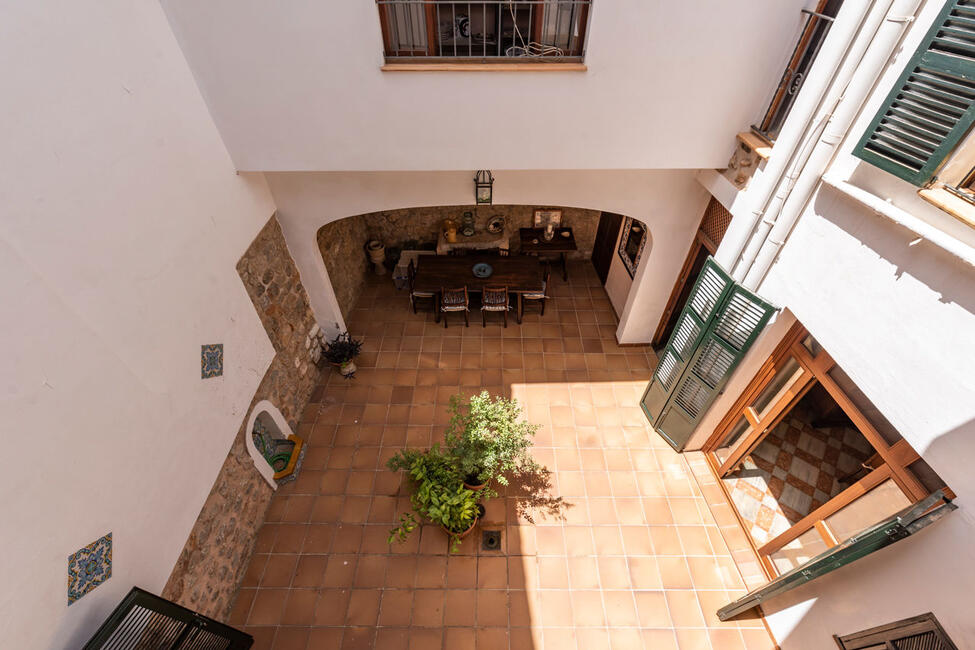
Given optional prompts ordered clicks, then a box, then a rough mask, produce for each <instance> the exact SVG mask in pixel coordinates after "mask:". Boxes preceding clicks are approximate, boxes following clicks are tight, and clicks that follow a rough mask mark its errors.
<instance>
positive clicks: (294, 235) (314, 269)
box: [265, 171, 708, 343]
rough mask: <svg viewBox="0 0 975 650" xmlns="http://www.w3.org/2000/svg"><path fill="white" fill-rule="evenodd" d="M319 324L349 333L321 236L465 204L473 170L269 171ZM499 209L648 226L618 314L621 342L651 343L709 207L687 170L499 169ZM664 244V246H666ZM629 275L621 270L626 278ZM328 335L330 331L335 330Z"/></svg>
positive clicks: (496, 196)
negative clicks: (559, 208)
mask: <svg viewBox="0 0 975 650" xmlns="http://www.w3.org/2000/svg"><path fill="white" fill-rule="evenodd" d="M265 176H266V178H267V181H268V185H269V186H270V188H271V192H272V193H273V195H274V199H275V203H276V205H277V206H278V219H279V220H280V222H281V227H282V229H283V231H284V236H285V239H286V240H287V242H288V247H289V248H290V250H291V252H292V255H293V256H294V258H295V263H296V264H297V266H298V270H299V271H300V272H301V278H302V282H303V283H304V285H305V288H306V289H307V290H308V295H309V299H310V300H311V304H312V307H313V308H314V309H315V313H316V316H317V318H318V321H319V322H320V323H322V324H323V326H328V325H329V324H336V323H337V324H338V327H340V328H341V327H344V324H343V323H344V321H343V319H342V315H341V312H340V311H339V308H338V304H337V303H336V301H335V295H334V293H333V292H332V288H331V284H330V282H329V281H328V272H327V271H326V269H325V263H324V262H323V261H322V256H321V252H320V251H319V250H318V244H317V241H316V233H317V232H318V229H319V228H321V227H322V226H323V225H324V224H326V223H329V222H331V221H335V220H336V219H341V218H343V217H349V216H353V215H357V214H364V213H367V212H377V211H380V210H390V209H394V208H407V207H422V206H428V205H460V204H464V203H469V202H470V201H471V199H472V198H473V183H472V180H471V178H472V176H471V174H470V173H467V172H416V173H397V172H383V173H319V174H310V173H269V174H266V175H265ZM494 176H495V183H494V201H495V203H497V204H499V205H511V204H525V205H564V206H570V207H577V208H590V209H594V210H607V211H610V212H617V213H619V214H625V215H629V216H632V217H634V218H636V219H639V220H640V221H642V222H644V223H645V224H647V227H648V229H649V231H650V241H649V242H648V243H647V247H646V249H644V253H643V259H642V261H641V263H640V266H639V267H638V268H637V272H636V276H635V278H634V281H633V289H632V290H631V291H630V292H629V295H628V298H627V300H626V303H625V305H624V306H623V308H622V310H621V322H620V326H619V329H618V330H617V337H618V339H619V340H620V342H621V343H648V342H649V341H650V338H651V337H652V336H653V332H654V329H655V328H656V326H657V322H658V321H659V319H660V314H661V313H662V312H663V308H664V306H665V305H666V302H667V298H668V297H669V295H670V291H671V289H672V288H673V284H674V282H675V281H676V278H677V274H678V273H679V272H680V267H681V264H683V261H684V257H685V256H686V255H687V249H688V247H689V246H690V243H691V239H692V238H693V237H694V232H695V231H696V229H697V224H698V223H699V222H700V215H701V212H702V211H703V210H704V206H705V204H706V203H707V200H708V195H707V192H705V191H704V189H703V188H702V187H701V185H700V184H699V183H697V181H696V180H695V177H694V173H693V172H691V171H592V172H586V171H570V172H528V171H495V172H494ZM661 242H663V243H661ZM624 273H625V271H624ZM330 334H331V332H330Z"/></svg>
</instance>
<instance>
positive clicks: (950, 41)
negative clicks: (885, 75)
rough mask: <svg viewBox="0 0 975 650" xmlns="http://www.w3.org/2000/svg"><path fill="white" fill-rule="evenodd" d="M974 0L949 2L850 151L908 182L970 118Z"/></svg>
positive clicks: (920, 178)
mask: <svg viewBox="0 0 975 650" xmlns="http://www.w3.org/2000/svg"><path fill="white" fill-rule="evenodd" d="M973 102H975V0H952V1H949V2H948V3H947V4H946V5H945V8H944V9H943V10H942V11H941V13H940V14H939V16H938V18H937V19H936V20H935V21H934V25H933V26H932V28H931V30H930V31H929V32H928V34H927V35H926V36H925V38H924V40H923V41H922V42H921V46H920V47H919V48H918V50H917V51H916V52H915V53H914V56H913V57H912V58H911V60H910V61H909V62H908V64H907V67H906V68H905V70H904V72H903V74H901V76H900V78H899V79H898V80H897V83H895V84H894V89H893V90H892V91H891V93H890V95H888V96H887V99H886V100H885V101H884V104H883V106H882V107H881V109H880V111H879V112H878V113H877V116H876V117H875V118H874V120H873V122H872V123H871V124H870V127H869V128H868V129H867V131H866V133H865V134H864V135H863V138H861V140H860V142H859V143H858V144H857V146H856V148H855V149H854V150H853V154H854V155H855V156H857V157H858V158H861V159H863V160H865V161H867V162H869V163H871V164H873V165H876V166H877V167H880V168H881V169H883V170H885V171H888V172H890V173H891V174H894V175H895V176H898V177H900V178H903V179H904V180H906V181H909V182H911V183H913V184H914V185H918V186H922V185H924V184H925V183H927V182H928V181H929V180H931V178H933V177H934V175H935V173H936V172H937V171H938V168H939V167H940V166H941V164H942V163H943V162H944V161H945V160H946V159H947V158H948V156H949V155H950V154H951V152H952V150H953V149H954V148H955V146H957V144H958V142H959V141H960V140H961V139H962V138H964V137H965V135H966V134H967V133H968V130H969V128H970V127H971V125H972V122H973V121H975V106H973Z"/></svg>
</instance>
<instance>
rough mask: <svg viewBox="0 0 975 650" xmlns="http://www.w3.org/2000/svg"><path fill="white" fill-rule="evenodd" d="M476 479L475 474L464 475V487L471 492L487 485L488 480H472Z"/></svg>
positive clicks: (478, 490)
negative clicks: (481, 481) (479, 481)
mask: <svg viewBox="0 0 975 650" xmlns="http://www.w3.org/2000/svg"><path fill="white" fill-rule="evenodd" d="M476 480H477V477H475V476H468V477H466V478H465V479H464V487H465V488H467V489H468V490H470V491H471V492H480V491H481V490H483V489H484V488H486V487H487V484H488V481H484V482H483V483H475V482H474V481H476Z"/></svg>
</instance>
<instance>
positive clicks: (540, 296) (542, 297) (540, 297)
mask: <svg viewBox="0 0 975 650" xmlns="http://www.w3.org/2000/svg"><path fill="white" fill-rule="evenodd" d="M551 275H552V270H551V269H550V268H548V267H545V275H544V276H543V277H542V290H541V291H538V292H532V293H523V294H521V299H522V300H535V301H538V302H540V303H541V304H542V315H543V316H544V315H545V301H546V300H548V280H549V277H550V276H551Z"/></svg>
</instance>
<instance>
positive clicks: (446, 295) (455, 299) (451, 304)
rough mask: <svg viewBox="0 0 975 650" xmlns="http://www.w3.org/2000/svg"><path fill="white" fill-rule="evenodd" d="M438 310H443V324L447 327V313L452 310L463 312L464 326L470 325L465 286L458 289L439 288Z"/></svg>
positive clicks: (468, 301)
mask: <svg viewBox="0 0 975 650" xmlns="http://www.w3.org/2000/svg"><path fill="white" fill-rule="evenodd" d="M440 311H441V312H443V326H444V329H446V328H447V314H448V313H449V312H452V311H462V312H464V327H470V326H471V321H470V316H469V315H468V312H470V298H469V297H468V295H467V286H463V287H460V288H459V289H440Z"/></svg>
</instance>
